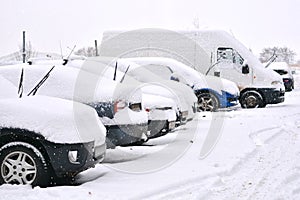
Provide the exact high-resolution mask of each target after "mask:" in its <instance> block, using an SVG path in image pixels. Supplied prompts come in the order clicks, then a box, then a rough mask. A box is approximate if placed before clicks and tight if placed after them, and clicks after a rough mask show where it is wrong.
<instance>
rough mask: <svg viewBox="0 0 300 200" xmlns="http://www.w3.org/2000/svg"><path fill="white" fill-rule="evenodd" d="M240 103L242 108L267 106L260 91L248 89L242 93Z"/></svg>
mask: <svg viewBox="0 0 300 200" xmlns="http://www.w3.org/2000/svg"><path fill="white" fill-rule="evenodd" d="M240 104H241V107H242V108H262V107H265V106H266V103H265V102H264V101H263V98H262V96H261V95H260V93H258V92H256V91H247V92H245V93H243V94H242V95H241V98H240Z"/></svg>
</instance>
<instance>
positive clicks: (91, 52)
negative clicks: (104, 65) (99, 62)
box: [74, 47, 96, 57]
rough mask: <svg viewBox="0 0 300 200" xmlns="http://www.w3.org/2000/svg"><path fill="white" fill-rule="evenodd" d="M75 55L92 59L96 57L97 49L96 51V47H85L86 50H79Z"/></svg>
mask: <svg viewBox="0 0 300 200" xmlns="http://www.w3.org/2000/svg"><path fill="white" fill-rule="evenodd" d="M74 54H75V55H81V56H86V57H92V56H96V49H95V47H84V48H81V49H78V50H77V51H76V52H75V53H74Z"/></svg>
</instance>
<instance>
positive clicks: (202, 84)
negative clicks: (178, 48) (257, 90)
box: [126, 57, 239, 111]
mask: <svg viewBox="0 0 300 200" xmlns="http://www.w3.org/2000/svg"><path fill="white" fill-rule="evenodd" d="M126 60H129V61H132V62H135V63H137V64H139V65H140V66H141V67H142V68H145V69H147V70H149V71H150V70H151V72H153V73H155V74H156V75H158V76H160V77H162V78H164V79H172V80H176V81H179V82H182V83H185V84H187V85H189V86H190V87H191V88H193V90H194V92H195V94H196V96H197V98H198V111H216V110H217V109H218V108H226V107H231V106H234V105H237V104H238V98H239V89H238V87H237V86H236V84H235V83H234V82H232V81H229V80H227V79H224V78H219V77H215V76H204V75H203V74H201V73H199V72H198V71H196V70H194V69H192V68H190V67H188V66H186V65H185V64H183V63H181V62H179V61H176V60H174V59H171V58H163V57H137V58H126Z"/></svg>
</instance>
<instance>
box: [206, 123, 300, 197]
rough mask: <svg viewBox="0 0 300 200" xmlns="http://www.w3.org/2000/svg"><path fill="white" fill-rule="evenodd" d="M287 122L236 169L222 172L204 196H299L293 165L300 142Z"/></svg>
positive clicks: (298, 181) (298, 171)
mask: <svg viewBox="0 0 300 200" xmlns="http://www.w3.org/2000/svg"><path fill="white" fill-rule="evenodd" d="M289 125H290V124H286V123H285V124H284V127H288V128H284V129H283V130H282V132H281V133H280V134H279V135H276V137H271V138H270V139H268V140H267V141H268V143H267V144H266V145H263V146H262V147H259V148H258V149H257V151H255V152H256V153H255V154H254V155H252V156H251V158H250V159H247V160H246V161H245V162H244V163H243V164H241V165H239V166H238V167H236V169H238V171H236V169H235V170H233V171H232V172H233V173H231V174H229V175H228V176H224V177H223V182H224V184H223V185H221V186H217V185H216V186H215V187H214V188H212V189H211V191H210V192H209V193H208V194H207V195H206V196H204V197H205V199H299V195H300V184H299V183H300V176H299V173H300V170H299V169H300V167H296V166H297V163H299V155H300V151H299V148H298V147H299V145H300V144H299V139H298V134H297V133H295V132H294V131H293V130H292V128H289V127H290V126H289ZM295 125H296V123H295ZM292 127H293V129H294V128H295V126H292ZM296 129H297V128H296ZM296 174H297V175H298V176H297V177H295V175H296ZM291 177H293V179H291ZM296 195H297V197H298V198H295V196H296Z"/></svg>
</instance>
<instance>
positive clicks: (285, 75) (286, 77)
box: [268, 62, 294, 92]
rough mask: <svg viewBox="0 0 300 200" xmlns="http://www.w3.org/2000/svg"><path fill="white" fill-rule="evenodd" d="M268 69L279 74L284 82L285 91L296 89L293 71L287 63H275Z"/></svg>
mask: <svg viewBox="0 0 300 200" xmlns="http://www.w3.org/2000/svg"><path fill="white" fill-rule="evenodd" d="M268 68H270V69H272V70H274V71H275V72H277V73H278V74H279V75H280V76H281V77H282V80H283V84H284V87H285V91H287V92H288V91H292V90H293V89H294V77H293V74H292V70H291V68H290V67H289V65H288V64H287V63H286V62H273V63H271V64H270V65H269V66H268Z"/></svg>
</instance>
